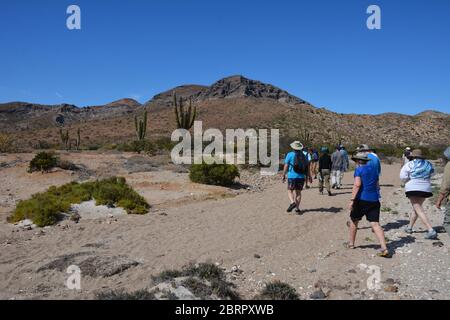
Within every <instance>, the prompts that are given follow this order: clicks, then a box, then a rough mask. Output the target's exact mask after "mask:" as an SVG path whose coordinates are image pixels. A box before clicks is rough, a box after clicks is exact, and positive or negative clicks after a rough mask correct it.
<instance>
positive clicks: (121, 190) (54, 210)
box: [8, 177, 150, 227]
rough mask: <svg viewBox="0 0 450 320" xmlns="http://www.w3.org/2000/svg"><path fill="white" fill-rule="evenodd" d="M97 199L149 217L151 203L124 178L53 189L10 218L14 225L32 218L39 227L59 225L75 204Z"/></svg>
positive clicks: (36, 196) (22, 203) (20, 205)
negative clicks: (62, 215) (60, 219)
mask: <svg viewBox="0 0 450 320" xmlns="http://www.w3.org/2000/svg"><path fill="white" fill-rule="evenodd" d="M92 199H95V201H96V204H97V205H107V206H117V207H122V208H124V209H125V210H126V211H127V213H128V214H145V213H147V212H148V209H149V208H150V206H149V204H148V203H147V202H146V201H145V199H144V198H143V197H141V196H140V195H139V194H138V193H137V192H136V191H134V190H133V189H132V188H131V187H130V186H128V185H127V183H126V180H125V179H124V178H118V177H113V178H109V179H104V180H100V181H91V182H85V183H77V182H71V183H68V184H65V185H63V186H60V187H55V186H53V187H50V188H49V189H48V190H47V191H46V192H42V193H37V194H34V195H33V196H32V197H31V199H28V200H22V201H20V202H19V203H18V204H17V206H16V208H15V210H14V212H13V214H12V215H11V216H10V217H9V218H8V221H9V222H11V223H16V222H19V221H21V220H24V219H30V220H32V221H33V223H34V224H36V225H37V226H39V227H44V226H48V225H53V224H55V223H56V222H57V221H58V220H59V218H60V216H61V214H62V213H67V212H68V211H69V210H70V208H71V205H72V204H78V203H81V202H84V201H89V200H92Z"/></svg>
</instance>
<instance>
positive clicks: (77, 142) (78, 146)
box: [75, 128, 81, 151]
mask: <svg viewBox="0 0 450 320" xmlns="http://www.w3.org/2000/svg"><path fill="white" fill-rule="evenodd" d="M80 145H81V132H80V128H78V130H77V139H76V140H75V149H76V150H77V151H78V150H80Z"/></svg>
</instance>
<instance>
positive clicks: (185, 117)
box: [173, 92, 197, 130]
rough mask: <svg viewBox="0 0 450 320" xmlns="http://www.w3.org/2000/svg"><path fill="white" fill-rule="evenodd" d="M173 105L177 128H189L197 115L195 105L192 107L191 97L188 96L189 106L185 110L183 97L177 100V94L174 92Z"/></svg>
mask: <svg viewBox="0 0 450 320" xmlns="http://www.w3.org/2000/svg"><path fill="white" fill-rule="evenodd" d="M173 105H174V109H175V116H176V121H177V127H178V129H186V130H189V129H191V128H192V126H193V125H194V121H195V118H196V117H197V107H192V98H189V107H188V110H187V111H186V110H184V105H183V98H181V97H180V99H179V100H178V101H177V94H176V92H174V94H173Z"/></svg>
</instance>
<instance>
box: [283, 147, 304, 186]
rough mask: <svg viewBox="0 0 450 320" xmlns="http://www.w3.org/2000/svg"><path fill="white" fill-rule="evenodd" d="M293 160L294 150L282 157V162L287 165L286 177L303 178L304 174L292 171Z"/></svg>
mask: <svg viewBox="0 0 450 320" xmlns="http://www.w3.org/2000/svg"><path fill="white" fill-rule="evenodd" d="M303 154H304V153H303ZM294 161H295V152H294V151H291V152H289V153H288V154H287V155H286V158H285V159H284V163H285V164H287V165H289V168H288V174H287V177H288V179H305V175H304V174H300V173H297V172H295V171H294Z"/></svg>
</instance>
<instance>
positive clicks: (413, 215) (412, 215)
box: [409, 207, 418, 229]
mask: <svg viewBox="0 0 450 320" xmlns="http://www.w3.org/2000/svg"><path fill="white" fill-rule="evenodd" d="M417 218H418V216H417V213H416V210H415V209H414V207H413V210H412V213H410V214H409V227H410V228H411V229H412V228H413V227H414V224H415V223H416V221H417Z"/></svg>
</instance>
